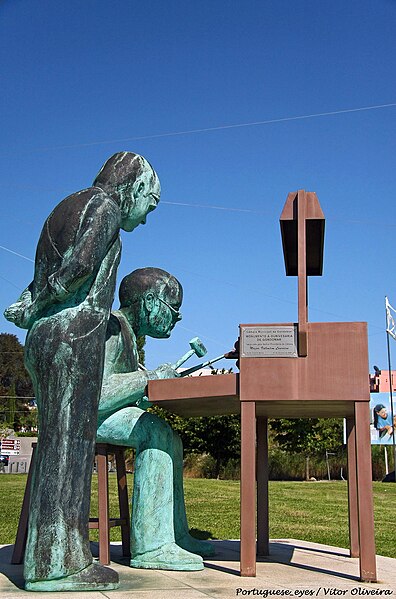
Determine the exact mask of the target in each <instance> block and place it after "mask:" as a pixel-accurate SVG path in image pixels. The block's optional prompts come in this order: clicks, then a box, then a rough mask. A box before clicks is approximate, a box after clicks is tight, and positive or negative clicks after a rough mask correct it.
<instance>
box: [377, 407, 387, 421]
mask: <svg viewBox="0 0 396 599" xmlns="http://www.w3.org/2000/svg"><path fill="white" fill-rule="evenodd" d="M377 414H378V416H381V418H383V419H384V420H386V419H387V417H388V412H387V411H386V408H382V410H380V411H379V412H377Z"/></svg>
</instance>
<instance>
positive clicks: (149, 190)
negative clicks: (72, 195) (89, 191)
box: [93, 152, 161, 231]
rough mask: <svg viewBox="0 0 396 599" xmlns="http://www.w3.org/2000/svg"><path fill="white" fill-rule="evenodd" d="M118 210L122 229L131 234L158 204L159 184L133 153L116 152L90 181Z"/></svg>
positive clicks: (143, 161)
mask: <svg viewBox="0 0 396 599" xmlns="http://www.w3.org/2000/svg"><path fill="white" fill-rule="evenodd" d="M93 185H94V187H99V188H100V189H103V191H105V192H106V193H107V195H109V196H110V197H111V198H112V199H113V200H114V201H115V202H116V204H118V205H119V206H120V208H121V218H122V223H121V227H122V229H124V230H125V231H133V229H135V228H136V227H137V226H138V225H140V224H143V225H144V224H145V222H146V216H147V214H148V213H149V212H151V211H152V210H155V208H156V207H157V205H158V202H159V199H160V195H161V185H160V182H159V179H158V175H157V173H156V172H155V170H154V169H153V167H152V166H151V164H150V163H149V162H148V161H147V160H146V159H145V158H143V156H140V155H139V154H134V153H133V152H118V153H117V154H114V156H111V158H109V159H108V160H107V161H106V162H105V163H104V165H103V166H102V168H101V169H100V171H99V173H98V175H97V176H96V179H95V180H94V182H93Z"/></svg>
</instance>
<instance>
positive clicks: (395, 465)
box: [385, 296, 396, 482]
mask: <svg viewBox="0 0 396 599" xmlns="http://www.w3.org/2000/svg"><path fill="white" fill-rule="evenodd" d="M389 306H390V304H389V301H388V298H387V296H385V312H386V315H385V318H386V341H387V346H388V368H389V395H390V408H391V419H392V446H393V473H394V475H395V482H396V444H395V426H394V424H395V419H394V411H393V390H392V367H391V352H390V343H389V334H390V333H389V326H388V325H389V319H388V316H390V309H389ZM392 320H393V318H392Z"/></svg>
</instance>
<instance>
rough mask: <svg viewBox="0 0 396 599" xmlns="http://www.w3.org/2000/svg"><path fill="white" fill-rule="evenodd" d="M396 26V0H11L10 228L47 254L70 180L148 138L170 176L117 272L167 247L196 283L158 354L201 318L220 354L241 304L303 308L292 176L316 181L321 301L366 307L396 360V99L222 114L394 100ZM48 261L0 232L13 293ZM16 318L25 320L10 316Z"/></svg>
mask: <svg viewBox="0 0 396 599" xmlns="http://www.w3.org/2000/svg"><path fill="white" fill-rule="evenodd" d="M395 30H396V2H395V1H394V0H377V1H376V2H372V0H370V1H369V0H361V1H359V2H345V0H332V1H331V2H330V1H327V2H325V1H321V2H318V1H317V0H300V1H299V2H295V0H294V1H292V0H272V1H265V0H259V1H252V0H244V1H242V0H238V1H236V0H228V1H225V0H201V1H200V2H194V1H190V2H185V1H182V0H178V1H172V0H168V1H166V2H163V1H147V2H143V3H139V2H127V1H125V0H111V1H110V0H107V1H105V0H84V1H83V2H81V0H67V2H64V1H61V0H40V2H39V3H37V2H27V1H26V0H25V1H23V0H3V2H2V3H1V4H0V55H1V57H2V58H1V67H2V68H1V78H2V81H1V111H0V120H1V154H0V173H1V176H0V186H1V197H2V210H1V215H2V217H1V234H0V245H1V246H3V248H8V249H9V250H12V251H14V252H17V253H19V254H21V255H23V256H25V257H27V258H31V259H33V258H34V254H35V247H36V243H37V240H38V236H39V234H40V231H41V227H42V224H43V222H44V220H45V218H46V217H47V216H48V214H49V213H50V211H51V210H52V208H53V207H54V206H55V205H56V204H57V203H58V202H59V201H60V200H61V199H62V198H64V197H65V196H66V195H68V194H70V193H72V192H74V191H77V190H79V189H82V188H85V187H88V186H89V185H90V184H91V182H92V180H93V178H94V176H95V175H96V173H97V171H98V170H99V168H100V166H101V165H102V163H103V162H104V161H105V159H106V158H107V157H109V156H110V155H111V154H113V153H114V152H117V151H121V150H130V151H134V152H138V153H140V154H143V155H144V156H145V157H146V158H147V159H148V160H149V161H150V162H151V163H152V164H153V166H154V167H155V169H156V170H157V172H158V174H159V176H160V179H161V183H162V189H163V193H162V198H161V202H160V205H159V208H158V209H157V210H156V211H155V212H153V213H152V214H150V216H149V219H148V223H147V225H146V226H145V227H139V229H137V230H136V231H134V232H133V233H131V234H123V254H122V263H121V266H120V269H119V280H120V279H121V278H122V276H124V275H125V274H126V273H128V272H130V271H131V270H133V269H135V268H138V267H142V266H159V267H162V268H164V269H166V270H168V271H170V272H171V273H173V274H175V275H176V276H177V277H178V278H179V279H180V281H181V282H182V284H183V287H184V294H185V300H184V304H183V309H182V311H183V321H182V322H181V323H180V325H178V326H177V327H176V329H175V331H174V333H173V336H172V338H171V339H170V340H167V341H159V340H152V341H149V342H148V344H147V364H148V366H149V367H154V366H156V365H157V364H159V363H161V362H163V361H173V360H175V359H176V358H178V357H179V355H181V354H183V353H184V352H185V351H186V349H187V348H188V341H189V339H190V338H191V337H193V336H195V335H199V336H200V337H201V338H202V340H203V341H204V343H205V344H206V346H207V348H208V355H209V356H215V355H217V354H220V353H222V352H223V351H227V350H228V349H229V348H231V347H232V345H233V342H234V340H235V339H236V337H237V335H238V324H239V323H241V322H243V323H248V322H254V323H259V322H290V321H295V320H296V318H297V303H296V299H297V291H296V279H295V278H294V277H290V278H289V277H286V276H285V272H284V265H283V255H282V249H281V240H280V232H279V222H278V219H279V215H280V213H281V210H282V207H283V204H284V202H285V199H286V196H287V194H288V193H289V192H290V191H294V190H297V189H299V188H303V189H306V190H309V191H315V192H316V193H317V195H318V197H319V200H320V202H321V205H322V208H323V211H324V213H325V216H326V238H325V260H324V273H323V277H315V278H312V279H311V280H310V284H309V298H310V320H313V321H315V320H317V321H326V320H330V321H343V320H364V321H368V323H369V350H370V367H371V369H372V365H373V364H377V365H378V366H379V367H382V368H386V364H387V362H386V338H385V332H384V296H385V295H388V296H389V299H390V301H391V303H393V304H396V283H395V275H394V255H395V251H394V245H395V244H394V237H395V232H396V223H395V219H394V201H395V198H394V193H395V188H396V181H395V179H396V168H395V149H396V135H395V126H396V105H394V106H388V107H384V108H378V109H372V110H359V111H355V112H344V113H340V114H333V115H327V116H317V117H311V118H304V119H295V120H281V121H278V122H272V123H267V124H258V125H249V126H243V127H230V128H223V129H221V128H220V127H226V126H228V125H235V124H248V123H257V122H263V121H273V120H277V119H288V118H290V117H298V116H307V115H316V114H320V113H328V112H338V111H342V110H349V109H355V108H364V107H370V106H380V105H384V104H396V78H395V63H396V60H395V59H396V44H395ZM211 128H214V130H209V131H208V130H207V131H200V132H195V133H182V132H186V131H196V130H202V129H211ZM217 128H219V129H217ZM167 133H180V134H177V135H162V134H167ZM32 272H33V264H32V263H31V262H29V261H28V260H26V259H24V258H22V257H19V256H17V255H15V254H12V253H10V252H9V251H7V250H5V249H2V248H0V277H1V278H0V288H1V295H0V299H1V301H0V308H1V312H3V310H4V308H5V307H6V306H8V305H9V304H10V303H11V302H13V301H15V299H16V298H17V296H18V294H19V292H20V291H21V290H22V289H23V288H24V287H25V286H26V285H27V284H28V283H29V282H30V280H31V278H32ZM115 305H117V303H116V304H115ZM0 331H2V332H12V333H15V334H17V335H18V336H19V337H20V339H21V340H22V341H23V339H24V335H23V332H22V331H20V330H19V329H17V328H16V327H14V326H13V325H11V324H10V323H8V322H7V321H6V320H5V319H4V318H3V317H2V316H1V323H0ZM395 349H396V348H395ZM394 354H395V358H394V362H395V366H396V352H394ZM226 364H227V365H228V364H229V363H228V362H227V363H226ZM190 365H192V362H191V363H190Z"/></svg>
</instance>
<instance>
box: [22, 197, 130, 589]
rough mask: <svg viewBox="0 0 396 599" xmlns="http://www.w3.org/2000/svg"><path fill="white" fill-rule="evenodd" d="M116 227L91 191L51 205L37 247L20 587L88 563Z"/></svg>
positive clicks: (106, 202)
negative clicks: (31, 445)
mask: <svg viewBox="0 0 396 599" xmlns="http://www.w3.org/2000/svg"><path fill="white" fill-rule="evenodd" d="M120 222H121V215H120V209H119V207H118V206H117V204H116V203H115V202H114V201H113V200H112V199H111V198H109V197H108V196H107V195H106V194H105V193H104V192H103V191H102V190H100V189H98V188H90V189H88V190H84V191H82V192H79V193H77V194H73V195H72V196H69V197H68V198H66V199H65V200H64V201H63V202H61V203H60V204H59V205H58V206H57V208H56V209H55V210H54V211H53V212H52V214H51V215H50V216H49V218H48V219H47V221H46V223H45V225H44V228H43V231H42V234H41V237H40V240H39V243H38V247H37V253H36V268H35V276H34V281H33V284H32V287H31V293H32V300H33V302H34V300H35V297H36V296H38V295H39V294H43V292H44V293H46V292H47V293H48V294H52V295H53V301H51V298H49V301H48V306H47V309H46V310H45V311H44V313H43V314H42V316H41V317H40V318H39V319H38V320H36V322H35V323H34V324H33V326H32V327H31V329H30V330H29V333H28V336H27V339H26V346H25V352H26V358H25V361H26V366H27V368H28V370H29V373H30V375H31V377H32V380H33V384H34V387H35V394H36V399H37V405H38V413H39V430H40V435H39V442H38V446H37V454H36V467H35V471H34V475H33V483H32V492H31V504H30V519H29V534H28V541H27V548H26V557H25V569H24V575H25V579H26V581H27V582H29V581H35V580H48V579H57V578H62V577H65V576H68V575H70V574H72V573H75V572H78V571H80V570H82V569H84V568H85V567H87V566H88V565H89V564H90V563H91V562H92V555H91V552H90V549H89V539H88V529H87V522H88V519H89V504H90V488H91V470H92V459H93V453H94V444H95V433H96V412H97V403H98V397H99V392H100V387H101V381H102V374H103V360H104V345H105V335H106V326H107V320H108V317H109V307H110V306H111V303H112V299H113V295H114V288H115V282H116V272H117V266H118V263H119V259H120V250H121V244H120V239H119V229H120ZM47 282H48V284H47ZM45 290H46V291H45ZM44 450H45V453H43V451H44Z"/></svg>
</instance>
